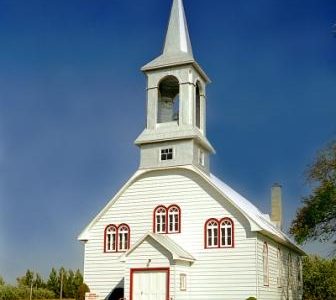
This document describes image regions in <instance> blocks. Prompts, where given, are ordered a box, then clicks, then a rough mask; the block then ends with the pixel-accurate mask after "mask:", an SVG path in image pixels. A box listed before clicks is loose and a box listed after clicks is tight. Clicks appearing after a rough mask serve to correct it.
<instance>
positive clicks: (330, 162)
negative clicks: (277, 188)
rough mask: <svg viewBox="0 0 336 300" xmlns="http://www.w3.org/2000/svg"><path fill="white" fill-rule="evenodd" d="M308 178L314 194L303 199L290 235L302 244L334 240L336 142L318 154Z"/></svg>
mask: <svg viewBox="0 0 336 300" xmlns="http://www.w3.org/2000/svg"><path fill="white" fill-rule="evenodd" d="M306 177H307V180H308V182H309V183H311V184H312V191H311V193H310V195H309V196H307V197H304V198H303V206H302V207H301V208H300V209H299V210H298V211H297V214H296V217H295V219H294V220H293V221H292V224H291V228H290V233H291V234H292V235H293V236H294V238H295V240H296V241H297V242H298V243H300V244H302V243H304V242H306V241H308V240H311V239H319V240H320V241H327V240H331V239H333V238H334V237H335V234H336V141H334V142H332V143H331V144H330V145H328V146H327V147H326V148H324V149H323V150H322V151H320V152H319V153H318V155H317V157H316V159H315V161H314V163H313V164H312V165H311V166H309V168H308V170H307V175H306ZM334 242H336V241H335V240H334Z"/></svg>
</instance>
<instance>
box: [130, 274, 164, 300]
mask: <svg viewBox="0 0 336 300" xmlns="http://www.w3.org/2000/svg"><path fill="white" fill-rule="evenodd" d="M130 289H131V291H130V294H131V300H169V268H146V269H131V282H130Z"/></svg>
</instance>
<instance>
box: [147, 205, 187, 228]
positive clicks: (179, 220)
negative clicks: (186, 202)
mask: <svg viewBox="0 0 336 300" xmlns="http://www.w3.org/2000/svg"><path fill="white" fill-rule="evenodd" d="M172 207H176V208H177V209H178V231H173V232H171V231H169V209H171V208H172ZM159 208H164V209H165V210H166V232H159V233H164V234H177V233H181V208H180V206H178V205H177V204H171V205H169V206H168V207H166V206H164V205H162V204H161V205H158V206H157V207H155V208H154V210H153V232H154V233H157V232H156V211H157V210H158V209H159Z"/></svg>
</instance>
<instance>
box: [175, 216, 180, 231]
mask: <svg viewBox="0 0 336 300" xmlns="http://www.w3.org/2000/svg"><path fill="white" fill-rule="evenodd" d="M174 217H175V218H174V219H175V231H176V232H177V231H179V218H178V215H177V213H176V214H175V216H174Z"/></svg>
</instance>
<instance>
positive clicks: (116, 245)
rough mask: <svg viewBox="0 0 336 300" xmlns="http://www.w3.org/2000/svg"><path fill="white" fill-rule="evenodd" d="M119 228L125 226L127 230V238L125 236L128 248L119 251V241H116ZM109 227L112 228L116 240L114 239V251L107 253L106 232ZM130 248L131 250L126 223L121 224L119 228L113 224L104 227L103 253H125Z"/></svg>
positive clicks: (129, 234)
mask: <svg viewBox="0 0 336 300" xmlns="http://www.w3.org/2000/svg"><path fill="white" fill-rule="evenodd" d="M121 226H126V227H127V229H128V236H127V244H128V248H127V249H126V250H119V240H118V239H119V227H121ZM109 227H114V228H115V230H116V233H115V234H116V239H115V250H110V251H107V250H106V231H107V229H108V228H109ZM130 248H131V229H130V227H129V226H128V225H127V224H126V223H122V224H120V225H119V226H117V225H115V224H109V225H107V226H106V227H105V229H104V253H115V252H126V251H127V250H128V249H130Z"/></svg>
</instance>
